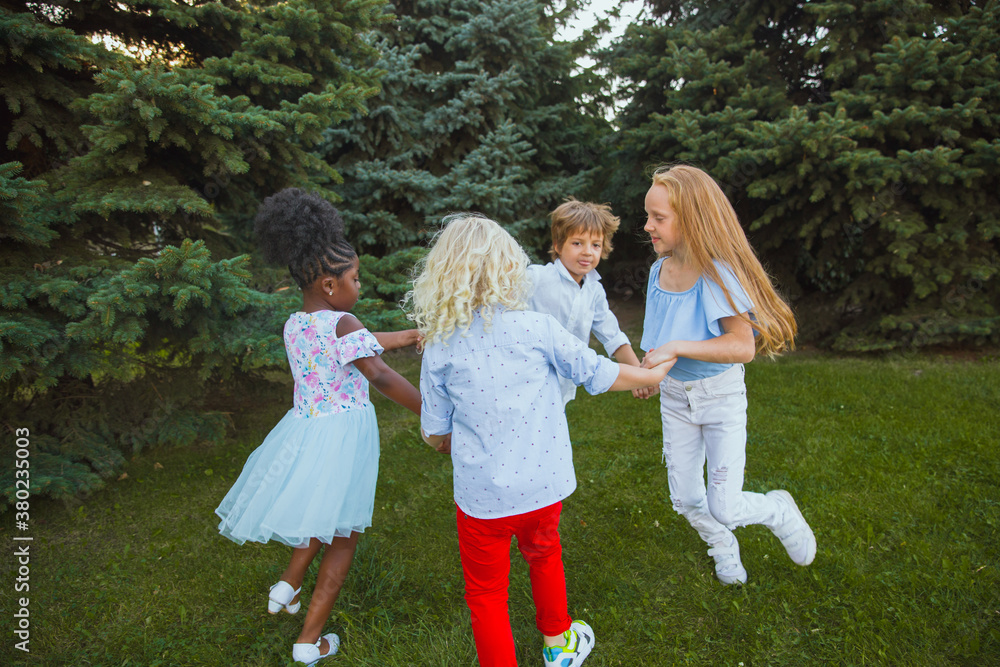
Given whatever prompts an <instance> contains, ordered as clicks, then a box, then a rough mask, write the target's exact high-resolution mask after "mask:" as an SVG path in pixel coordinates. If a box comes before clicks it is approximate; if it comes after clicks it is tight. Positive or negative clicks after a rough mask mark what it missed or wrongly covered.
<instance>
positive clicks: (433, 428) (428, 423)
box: [420, 410, 451, 435]
mask: <svg viewBox="0 0 1000 667" xmlns="http://www.w3.org/2000/svg"><path fill="white" fill-rule="evenodd" d="M420 428H422V429H423V430H424V433H426V434H427V435H446V434H448V433H451V419H450V418H442V417H438V416H436V415H432V414H430V413H429V412H426V411H424V410H421V411H420Z"/></svg>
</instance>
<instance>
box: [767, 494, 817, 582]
mask: <svg viewBox="0 0 1000 667" xmlns="http://www.w3.org/2000/svg"><path fill="white" fill-rule="evenodd" d="M766 495H768V496H770V497H772V498H774V499H776V500H777V501H778V502H779V503H781V504H782V505H784V506H785V520H784V521H783V522H782V523H781V525H780V526H778V527H777V528H772V529H771V532H772V533H774V534H775V536H776V537H777V538H778V539H779V540H781V544H782V545H783V546H784V547H785V551H787V552H788V557H789V558H791V559H792V562H794V563H795V564H796V565H808V564H809V563H811V562H813V558H815V557H816V536H815V535H813V532H812V528H810V527H809V524H808V523H806V520H805V517H803V516H802V512H800V511H799V507H798V505H796V504H795V499H794V498H792V494H790V493H789V492H788V491H783V490H781V489H778V490H776V491H769V492H768V493H767V494H766Z"/></svg>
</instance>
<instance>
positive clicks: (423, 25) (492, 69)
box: [325, 0, 606, 255]
mask: <svg viewBox="0 0 1000 667" xmlns="http://www.w3.org/2000/svg"><path fill="white" fill-rule="evenodd" d="M392 7H393V12H394V13H395V14H396V16H397V20H396V21H395V22H393V23H391V24H388V25H386V26H384V27H383V28H382V29H381V30H380V31H379V33H378V35H377V36H376V38H375V45H376V46H377V48H378V49H379V50H380V52H381V54H382V57H381V60H380V62H379V67H380V68H381V69H382V70H384V71H385V72H386V74H385V76H384V77H383V79H382V91H381V93H380V94H379V95H378V96H376V97H375V98H374V99H373V100H372V101H371V102H370V104H369V106H370V111H369V113H368V114H367V115H364V116H361V115H359V116H357V117H356V118H355V119H354V120H353V121H352V122H351V123H346V124H343V125H340V126H337V127H335V128H333V129H332V130H331V131H330V133H329V135H330V136H329V142H328V144H327V145H326V146H325V151H326V156H327V159H328V160H329V161H330V162H331V163H332V164H333V165H334V166H335V167H336V169H337V170H338V171H339V172H340V173H342V174H343V176H344V183H343V184H342V185H340V186H338V187H337V188H336V190H337V192H338V193H339V194H341V195H342V196H343V198H344V201H345V202H346V204H345V215H344V218H345V221H346V222H347V224H348V228H349V233H350V238H351V239H352V241H354V242H356V243H357V244H358V245H359V246H360V247H361V248H363V249H364V250H366V251H368V252H371V253H374V254H375V255H381V254H383V253H384V252H386V251H396V250H399V249H404V248H407V247H410V246H412V245H414V244H416V243H418V242H420V241H422V240H424V239H426V238H427V236H428V235H429V234H430V233H432V232H433V230H434V229H435V228H436V225H437V224H438V223H439V222H440V220H441V218H442V216H443V215H445V214H447V213H449V212H453V211H467V210H472V211H478V212H481V213H483V214H485V215H488V216H491V217H494V218H496V219H497V220H498V221H500V222H502V223H504V224H505V225H508V226H509V227H510V228H511V230H512V231H514V232H515V233H517V234H518V235H519V237H520V239H521V241H522V243H524V244H525V245H526V246H528V247H529V248H530V249H532V250H533V251H535V252H536V253H539V254H540V253H542V251H544V249H545V248H547V246H548V239H549V234H548V225H549V221H548V212H549V211H550V210H551V209H552V208H554V207H555V206H557V205H558V204H559V203H560V202H561V201H562V200H563V199H564V198H566V197H568V196H570V195H573V196H577V197H585V196H587V195H588V185H589V179H590V177H591V176H592V175H593V173H594V167H595V164H596V163H597V162H598V159H597V158H598V155H599V144H598V141H599V138H600V135H601V132H602V131H603V128H604V127H605V126H606V123H605V121H603V119H601V118H600V116H599V114H598V113H596V112H595V107H596V104H595V102H594V101H593V95H592V94H591V93H592V92H593V91H594V90H596V83H595V79H594V77H593V75H592V74H591V73H589V72H586V71H583V72H575V67H576V58H577V57H578V56H579V55H582V53H583V52H584V49H585V48H586V43H585V42H583V41H581V42H574V43H564V42H559V41H558V40H557V39H556V36H555V33H556V29H557V27H558V26H559V25H560V24H561V23H562V22H564V21H565V20H567V19H568V18H569V17H570V16H572V14H573V13H574V12H576V11H577V10H578V8H579V3H578V2H576V0H571V1H570V2H568V3H555V2H543V1H539V0H492V1H490V2H478V1H473V0H398V1H397V2H395V4H394V5H393V6H392Z"/></svg>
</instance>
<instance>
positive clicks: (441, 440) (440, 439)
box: [420, 428, 451, 454]
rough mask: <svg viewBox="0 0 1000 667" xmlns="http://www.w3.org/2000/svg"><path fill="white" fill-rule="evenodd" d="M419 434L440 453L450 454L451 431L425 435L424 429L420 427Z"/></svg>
mask: <svg viewBox="0 0 1000 667" xmlns="http://www.w3.org/2000/svg"><path fill="white" fill-rule="evenodd" d="M420 436H421V437H422V438H423V439H424V442H426V443H427V444H428V445H430V446H431V447H433V448H434V449H435V450H437V451H438V452H440V453H442V454H451V433H445V434H444V435H427V434H426V433H425V432H424V429H422V428H421V429H420Z"/></svg>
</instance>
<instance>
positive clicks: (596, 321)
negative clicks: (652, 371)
mask: <svg viewBox="0 0 1000 667" xmlns="http://www.w3.org/2000/svg"><path fill="white" fill-rule="evenodd" d="M551 218H552V248H551V249H550V250H549V254H550V255H551V256H552V261H551V262H550V263H548V264H546V265H544V266H542V265H533V266H530V267H528V277H529V278H530V279H531V283H532V293H531V296H530V298H529V299H528V309H529V310H533V311H536V312H539V313H546V314H548V315H551V316H552V317H554V318H555V319H556V320H557V321H558V322H559V324H561V325H563V326H564V327H565V328H566V329H567V330H568V331H569V332H570V333H572V334H573V335H574V336H576V337H577V338H579V339H580V340H582V341H583V342H584V343H589V342H590V334H591V333H593V334H594V336H596V337H597V340H598V341H600V342H601V344H602V345H604V349H605V351H607V353H608V356H609V357H614V359H615V361H617V362H618V363H621V364H627V365H629V366H638V365H639V358H638V357H637V356H636V354H635V351H634V350H633V349H632V345H631V344H630V343H629V340H628V336H626V335H625V334H624V332H622V330H621V328H620V327H619V326H618V318H616V317H615V314H614V313H612V312H611V308H610V307H609V306H608V296H607V294H606V293H605V292H604V287H603V286H602V285H601V276H600V274H598V273H597V271H596V268H597V264H598V263H599V262H600V261H601V260H602V259H607V258H608V255H610V254H611V250H612V249H613V247H612V245H611V237H612V236H614V233H615V232H616V231H618V226H619V224H620V223H621V221H620V220H619V218H618V217H617V216H616V215H614V214H613V213H612V212H611V207H610V206H608V205H607V204H595V203H593V202H582V201H579V200H577V199H574V198H572V197H571V198H569V199H567V200H566V201H565V202H563V203H562V204H560V205H559V206H558V207H557V208H556V209H555V210H554V211H552V213H551ZM560 388H561V390H562V397H563V405H564V406H565V405H567V404H568V403H569V402H570V401H571V400H573V399H574V398H575V397H576V385H575V384H574V383H573V382H572V381H571V380H568V379H566V378H560ZM640 392H642V396H643V397H644V398H645V397H646V396H647V395H648V393H649V390H647V389H640V390H637V391H636V392H633V393H635V394H636V395H639V394H640Z"/></svg>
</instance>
